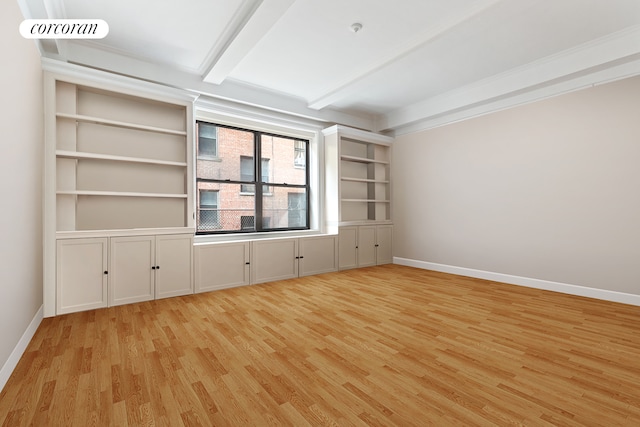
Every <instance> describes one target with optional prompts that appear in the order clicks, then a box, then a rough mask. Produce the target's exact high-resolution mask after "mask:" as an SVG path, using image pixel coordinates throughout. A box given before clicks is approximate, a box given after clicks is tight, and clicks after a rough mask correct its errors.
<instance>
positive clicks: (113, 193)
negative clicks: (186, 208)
mask: <svg viewBox="0 0 640 427" xmlns="http://www.w3.org/2000/svg"><path fill="white" fill-rule="evenodd" d="M56 194H58V195H70V196H114V197H156V198H169V199H186V198H187V195H186V194H168V193H135V192H125V191H85V190H69V191H56Z"/></svg>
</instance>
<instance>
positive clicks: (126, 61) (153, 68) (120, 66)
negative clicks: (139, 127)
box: [68, 43, 374, 130]
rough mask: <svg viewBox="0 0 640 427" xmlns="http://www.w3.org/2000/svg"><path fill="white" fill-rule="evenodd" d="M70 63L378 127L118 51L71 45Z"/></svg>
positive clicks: (291, 111) (365, 118)
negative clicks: (210, 80) (205, 79)
mask: <svg viewBox="0 0 640 427" xmlns="http://www.w3.org/2000/svg"><path fill="white" fill-rule="evenodd" d="M68 61H70V62H72V63H77V64H86V65H85V66H87V67H93V68H95V69H98V70H103V71H109V72H112V73H115V74H119V75H123V76H129V77H134V78H137V79H140V80H144V81H148V82H153V83H159V84H162V85H164V86H169V87H173V88H177V89H181V90H185V91H188V92H190V93H196V94H200V95H206V96H209V97H212V98H215V99H219V100H225V101H227V102H233V103H235V104H238V105H247V106H251V107H257V108H262V109H264V110H268V111H276V112H280V113H284V114H289V115H292V116H296V117H303V118H306V119H310V120H316V121H319V122H324V123H330V124H335V123H337V124H344V125H346V126H352V127H357V128H362V129H367V130H372V129H373V127H374V118H373V117H370V116H358V115H354V114H349V113H344V112H341V111H336V110H332V109H330V108H327V109H325V110H322V111H318V110H312V109H310V108H308V107H307V103H306V101H305V100H304V99H301V98H294V97H288V96H284V95H283V94H281V93H274V92H270V91H267V90H264V89H260V88H255V87H253V86H247V85H243V84H241V83H238V82H235V81H230V80H228V81H225V82H223V83H222V84H220V85H215V84H212V83H208V82H204V81H202V79H201V78H200V77H199V76H197V75H195V74H191V73H188V72H185V71H181V70H177V69H173V68H171V67H162V66H159V65H157V64H152V63H149V62H146V61H144V60H140V59H136V58H132V57H128V56H124V55H121V54H119V53H116V52H112V51H108V50H104V49H97V48H95V47H92V46H89V45H87V44H80V43H75V44H73V45H70V46H69V50H68Z"/></svg>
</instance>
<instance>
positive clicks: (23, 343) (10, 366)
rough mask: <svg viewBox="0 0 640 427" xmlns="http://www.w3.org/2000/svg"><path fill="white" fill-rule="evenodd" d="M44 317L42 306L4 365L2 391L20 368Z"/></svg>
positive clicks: (0, 385) (1, 375)
mask: <svg viewBox="0 0 640 427" xmlns="http://www.w3.org/2000/svg"><path fill="white" fill-rule="evenodd" d="M43 317H44V308H43V306H40V308H39V309H38V311H37V312H36V315H35V316H33V320H31V323H30V324H29V326H28V327H27V330H26V331H24V334H22V337H21V338H20V340H19V341H18V344H17V345H16V346H15V348H14V349H13V351H12V352H11V355H10V356H9V358H8V359H7V361H6V362H5V363H4V366H3V367H2V369H0V391H1V390H2V389H3V388H4V386H5V384H7V381H9V377H10V376H11V374H12V373H13V370H14V369H15V368H16V366H18V362H19V361H20V358H21V357H22V355H23V354H24V351H25V350H26V349H27V346H28V345H29V343H30V342H31V339H32V338H33V336H34V335H35V333H36V330H38V326H40V322H42V319H43Z"/></svg>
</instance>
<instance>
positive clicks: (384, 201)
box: [340, 199, 391, 203]
mask: <svg viewBox="0 0 640 427" xmlns="http://www.w3.org/2000/svg"><path fill="white" fill-rule="evenodd" d="M340 201H341V202H358V203H362V202H365V203H391V201H390V200H378V199H340Z"/></svg>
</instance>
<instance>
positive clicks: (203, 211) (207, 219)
mask: <svg viewBox="0 0 640 427" xmlns="http://www.w3.org/2000/svg"><path fill="white" fill-rule="evenodd" d="M199 193H200V203H199V204H198V229H199V230H215V229H217V228H220V221H219V218H220V216H219V213H218V191H213V190H200V192H199Z"/></svg>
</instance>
